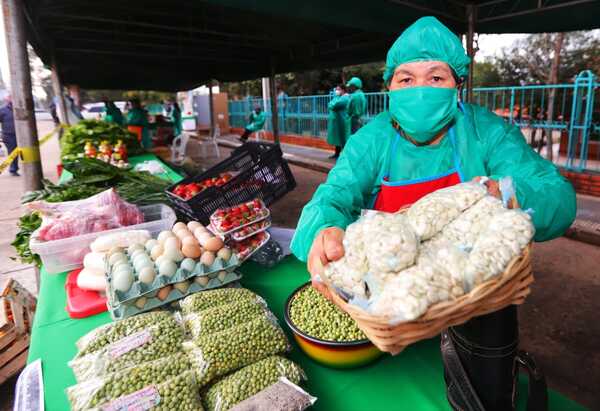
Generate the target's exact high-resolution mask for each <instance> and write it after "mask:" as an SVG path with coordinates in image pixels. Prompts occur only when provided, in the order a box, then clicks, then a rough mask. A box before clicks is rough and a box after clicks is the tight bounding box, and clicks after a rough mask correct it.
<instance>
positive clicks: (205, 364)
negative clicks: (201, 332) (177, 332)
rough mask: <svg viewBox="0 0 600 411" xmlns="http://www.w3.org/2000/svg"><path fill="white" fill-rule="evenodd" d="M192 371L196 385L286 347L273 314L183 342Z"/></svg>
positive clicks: (201, 384) (206, 382)
mask: <svg viewBox="0 0 600 411" xmlns="http://www.w3.org/2000/svg"><path fill="white" fill-rule="evenodd" d="M183 349H184V351H186V352H187V353H188V355H189V357H190V361H191V362H192V367H193V369H194V371H196V375H197V380H198V385H199V386H200V387H203V386H205V385H206V384H208V383H209V382H210V381H212V380H214V379H215V378H217V377H220V376H222V375H225V374H228V373H230V372H232V371H235V370H238V369H240V368H242V367H245V366H246V365H250V364H253V363H255V362H257V361H259V360H262V359H263V358H266V357H268V356H270V355H274V354H279V353H282V352H285V351H288V350H289V349H290V345H289V342H288V340H287V338H286V336H285V334H284V333H283V330H282V329H281V327H280V326H279V325H278V324H277V320H276V319H275V317H273V314H271V313H268V314H267V315H262V316H259V317H257V318H255V319H254V320H252V321H249V322H247V323H245V324H241V325H238V326H236V327H232V328H230V329H228V330H225V331H221V332H218V333H215V334H209V335H205V336H201V337H198V338H195V339H193V340H192V341H186V342H184V343H183Z"/></svg>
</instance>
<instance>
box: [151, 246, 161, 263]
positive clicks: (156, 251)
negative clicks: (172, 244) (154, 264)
mask: <svg viewBox="0 0 600 411" xmlns="http://www.w3.org/2000/svg"><path fill="white" fill-rule="evenodd" d="M164 252H165V248H164V247H163V246H162V244H156V245H155V246H154V248H152V251H150V257H152V259H153V260H154V261H156V260H157V259H158V257H160V256H161V255H162V254H163V253H164Z"/></svg>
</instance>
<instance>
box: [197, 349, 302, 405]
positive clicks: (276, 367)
mask: <svg viewBox="0 0 600 411" xmlns="http://www.w3.org/2000/svg"><path fill="white" fill-rule="evenodd" d="M281 377H285V378H287V379H288V380H290V381H291V382H293V383H295V384H298V383H299V382H300V381H301V380H303V379H306V376H305V374H304V371H303V370H302V368H300V367H299V366H298V365H296V364H295V363H293V362H292V361H290V360H288V359H285V358H282V357H279V356H272V357H268V358H265V359H263V360H261V361H258V362H257V363H255V364H252V365H249V366H247V367H244V368H242V369H241V370H239V371H236V372H234V373H233V374H231V375H228V376H227V377H225V378H223V379H222V380H220V381H219V382H217V383H216V384H214V385H213V386H212V387H210V388H209V389H208V390H207V391H206V393H205V394H204V406H205V408H206V409H207V410H209V411H226V410H229V409H230V408H231V407H233V406H234V405H235V404H237V403H239V402H240V401H243V400H245V399H246V398H250V397H251V396H253V395H254V394H256V393H258V392H260V391H261V390H263V389H265V388H267V387H269V386H270V385H272V384H274V383H276V382H277V381H278V380H279V378H281ZM271 409H273V408H271Z"/></svg>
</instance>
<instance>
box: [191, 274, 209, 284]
mask: <svg viewBox="0 0 600 411" xmlns="http://www.w3.org/2000/svg"><path fill="white" fill-rule="evenodd" d="M194 281H195V282H196V283H198V284H200V285H201V286H202V287H206V286H207V285H208V281H209V278H208V277H207V276H205V275H203V276H199V277H196V278H194Z"/></svg>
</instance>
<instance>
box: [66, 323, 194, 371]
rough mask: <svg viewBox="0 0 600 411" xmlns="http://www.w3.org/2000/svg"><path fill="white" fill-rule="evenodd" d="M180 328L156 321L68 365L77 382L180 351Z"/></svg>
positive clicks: (181, 336)
mask: <svg viewBox="0 0 600 411" xmlns="http://www.w3.org/2000/svg"><path fill="white" fill-rule="evenodd" d="M183 334H184V332H183V328H182V326H181V325H180V324H178V323H176V324H175V326H173V324H172V323H170V322H166V321H163V322H160V323H158V324H154V325H151V326H150V327H147V328H145V329H143V330H141V331H138V332H135V333H133V334H131V335H128V336H127V337H125V338H122V339H120V340H118V341H115V342H113V343H112V344H109V345H107V346H105V347H103V348H101V349H100V350H98V351H94V352H92V353H90V354H88V355H85V356H83V357H78V358H75V359H73V360H71V361H70V362H69V367H71V369H72V370H73V373H74V374H75V379H76V380H77V382H81V381H85V380H89V379H91V378H97V377H101V376H103V375H106V374H108V373H111V372H115V371H119V370H122V369H124V368H130V367H133V366H136V365H138V364H140V363H142V362H145V361H152V360H157V359H159V358H162V357H164V356H167V355H170V354H175V353H177V352H181V350H182V346H181V344H182V343H183Z"/></svg>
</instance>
